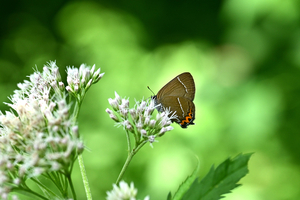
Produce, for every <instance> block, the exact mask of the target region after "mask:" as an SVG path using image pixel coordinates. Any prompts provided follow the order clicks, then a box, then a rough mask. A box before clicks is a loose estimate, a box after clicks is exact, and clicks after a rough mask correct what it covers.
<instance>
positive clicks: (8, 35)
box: [0, 0, 300, 200]
mask: <svg viewBox="0 0 300 200" xmlns="http://www.w3.org/2000/svg"><path fill="white" fill-rule="evenodd" d="M0 13H1V14H0V15H1V26H0V89H1V95H0V101H1V102H7V101H8V98H7V96H9V95H11V94H12V93H13V90H14V89H15V88H16V84H17V83H18V82H21V81H23V80H24V78H25V77H26V76H27V75H29V74H31V73H32V72H33V70H32V69H33V68H35V66H36V67H37V68H38V69H41V68H42V67H43V65H44V64H45V63H46V62H48V61H49V60H56V61H57V65H58V66H60V67H61V72H63V71H65V66H67V65H68V66H69V65H71V66H72V65H74V66H78V67H79V66H80V64H81V63H87V64H89V65H93V64H96V66H97V67H101V69H102V70H101V71H103V72H105V75H104V77H103V79H102V80H101V81H100V82H99V83H98V85H95V86H93V87H92V88H91V90H90V91H89V94H88V95H87V96H86V99H85V103H84V104H83V107H82V110H81V111H82V112H81V116H80V131H81V134H82V137H83V138H84V140H85V141H86V145H87V148H88V150H87V151H85V153H84V159H85V163H86V170H87V173H88V176H89V180H90V185H91V187H92V188H91V189H92V193H93V196H94V198H95V199H104V197H105V191H106V190H110V189H111V188H112V183H113V182H114V181H115V180H116V178H117V176H118V173H119V171H120V169H121V166H122V165H123V162H124V161H125V158H126V141H125V135H124V133H123V130H122V128H119V129H117V128H116V127H114V126H113V121H112V120H110V119H109V117H108V116H107V113H105V109H106V108H107V107H108V106H109V105H108V101H107V99H108V98H109V97H113V96H114V91H117V92H118V93H119V94H120V95H121V96H123V97H124V96H127V97H130V100H131V103H132V104H131V105H132V106H133V104H134V99H141V98H143V97H145V98H147V97H149V96H151V95H152V94H151V92H150V91H149V90H148V89H147V86H150V88H151V89H152V90H153V91H155V92H156V91H158V90H159V89H160V88H161V87H162V86H163V85H164V84H165V83H167V82H168V81H169V80H170V79H171V78H173V77H175V76H176V75H178V74H179V73H181V72H184V71H189V72H191V74H192V75H193V76H194V79H195V82H196V97H195V104H196V120H195V123H196V125H195V126H190V127H188V129H181V128H180V127H179V126H178V125H176V124H174V127H175V130H174V131H172V132H170V133H168V134H166V135H164V137H162V138H159V143H155V144H154V149H152V148H151V147H149V146H145V147H144V149H142V150H141V152H140V153H139V154H138V155H136V157H135V158H134V159H133V161H132V163H131V166H130V167H129V170H128V171H127V173H126V174H125V177H124V179H125V181H127V182H130V181H134V183H135V186H136V187H137V188H139V194H140V195H141V197H142V196H145V195H147V194H149V195H150V196H151V199H163V198H166V196H167V193H168V191H170V190H171V191H173V192H174V191H176V189H177V187H178V185H179V184H180V183H181V182H182V181H183V180H184V179H185V178H186V176H187V175H189V174H190V173H191V172H192V171H193V169H194V167H195V166H196V162H197V161H196V159H195V155H196V156H197V157H199V159H200V162H201V167H200V176H203V175H204V174H206V173H207V171H208V170H209V168H210V166H211V165H212V164H213V163H220V161H222V160H224V159H225V158H227V157H228V156H234V155H236V154H238V153H240V152H244V153H247V152H255V154H254V155H253V158H252V159H251V160H250V166H249V170H250V174H249V175H248V176H247V177H246V178H244V179H242V181H241V183H242V184H243V186H242V187H240V188H238V189H235V190H234V192H233V193H232V194H228V195H226V196H227V197H226V199H231V200H233V199H244V200H260V199H261V200H266V199H272V200H274V199H297V198H298V197H299V196H300V190H299V186H300V161H299V155H300V148H299V143H300V135H299V119H300V115H299V113H300V112H299V111H300V101H299V96H300V81H299V77H300V24H299V20H300V2H299V1H297V0H286V1H280V0H266V1H260V0H252V1H240V0H226V1H193V0H187V1H164V0H152V1H120V0H115V1H108V0H102V1H59V0H56V1H25V0H16V1H1V2H0ZM0 109H1V111H4V110H5V109H8V108H7V107H6V106H5V105H4V104H1V105H0ZM74 180H75V183H76V186H75V187H76V190H77V191H78V198H79V199H84V189H83V187H82V182H81V177H80V175H79V172H78V166H76V167H75V171H74Z"/></svg>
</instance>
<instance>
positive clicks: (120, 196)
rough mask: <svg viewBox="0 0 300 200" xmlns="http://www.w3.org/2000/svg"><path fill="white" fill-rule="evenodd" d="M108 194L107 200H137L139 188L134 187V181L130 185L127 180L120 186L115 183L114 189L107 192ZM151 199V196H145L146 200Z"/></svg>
mask: <svg viewBox="0 0 300 200" xmlns="http://www.w3.org/2000/svg"><path fill="white" fill-rule="evenodd" d="M106 194H107V197H106V200H136V195H137V189H136V188H134V184H133V182H131V183H130V186H129V185H128V184H127V183H126V182H125V181H121V182H120V183H119V187H118V186H117V185H116V184H113V190H111V191H109V192H106ZM149 199H150V198H149V196H147V197H145V198H144V200H149Z"/></svg>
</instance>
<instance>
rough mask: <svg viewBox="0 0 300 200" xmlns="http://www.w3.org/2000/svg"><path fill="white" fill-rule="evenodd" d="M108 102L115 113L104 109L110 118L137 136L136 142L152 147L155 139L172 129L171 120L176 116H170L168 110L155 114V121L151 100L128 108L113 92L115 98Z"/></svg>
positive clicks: (126, 100) (125, 102)
mask: <svg viewBox="0 0 300 200" xmlns="http://www.w3.org/2000/svg"><path fill="white" fill-rule="evenodd" d="M108 101H109V104H110V105H111V106H112V108H113V110H114V111H115V112H113V111H112V110H110V109H108V108H107V109H106V112H107V113H108V114H109V116H110V118H111V119H113V120H114V121H116V122H117V124H118V125H121V126H123V127H124V129H125V130H127V131H129V132H131V133H133V134H135V135H137V136H138V137H137V138H136V139H137V140H147V141H149V142H150V145H152V143H153V142H155V138H156V137H160V136H162V135H163V134H164V133H165V132H167V131H170V130H172V129H173V127H172V126H171V124H172V121H171V120H172V119H173V118H174V117H176V116H174V115H172V113H170V111H169V110H165V111H164V112H161V113H157V115H156V119H153V116H152V113H153V111H154V109H155V103H154V101H153V100H152V99H148V100H146V101H145V100H142V101H141V102H136V104H135V106H134V108H129V100H128V99H126V98H124V99H121V97H120V96H119V95H118V94H117V93H116V92H115V98H114V99H111V98H110V99H108ZM137 142H139V141H137Z"/></svg>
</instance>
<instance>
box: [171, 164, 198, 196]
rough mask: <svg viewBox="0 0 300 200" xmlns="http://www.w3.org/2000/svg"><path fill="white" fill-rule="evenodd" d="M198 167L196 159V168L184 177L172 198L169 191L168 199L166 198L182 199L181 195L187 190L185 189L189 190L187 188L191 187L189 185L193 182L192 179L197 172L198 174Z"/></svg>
mask: <svg viewBox="0 0 300 200" xmlns="http://www.w3.org/2000/svg"><path fill="white" fill-rule="evenodd" d="M199 167H200V161H199V159H198V163H197V167H196V169H195V170H194V171H193V173H192V174H191V175H190V176H188V177H187V178H186V180H185V181H184V182H183V183H182V184H181V185H180V186H179V188H178V190H177V191H176V193H175V195H174V197H173V198H171V197H172V195H171V192H170V193H169V195H168V199H167V200H170V199H173V200H180V199H182V196H183V195H184V194H185V193H186V192H187V190H189V188H190V187H191V185H192V184H193V182H194V179H195V178H196V176H197V174H198V171H199Z"/></svg>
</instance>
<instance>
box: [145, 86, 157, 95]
mask: <svg viewBox="0 0 300 200" xmlns="http://www.w3.org/2000/svg"><path fill="white" fill-rule="evenodd" d="M147 88H148V90H150V91H151V92H152V94H153V95H155V94H154V92H153V91H152V90H151V89H150V87H149V86H147Z"/></svg>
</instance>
